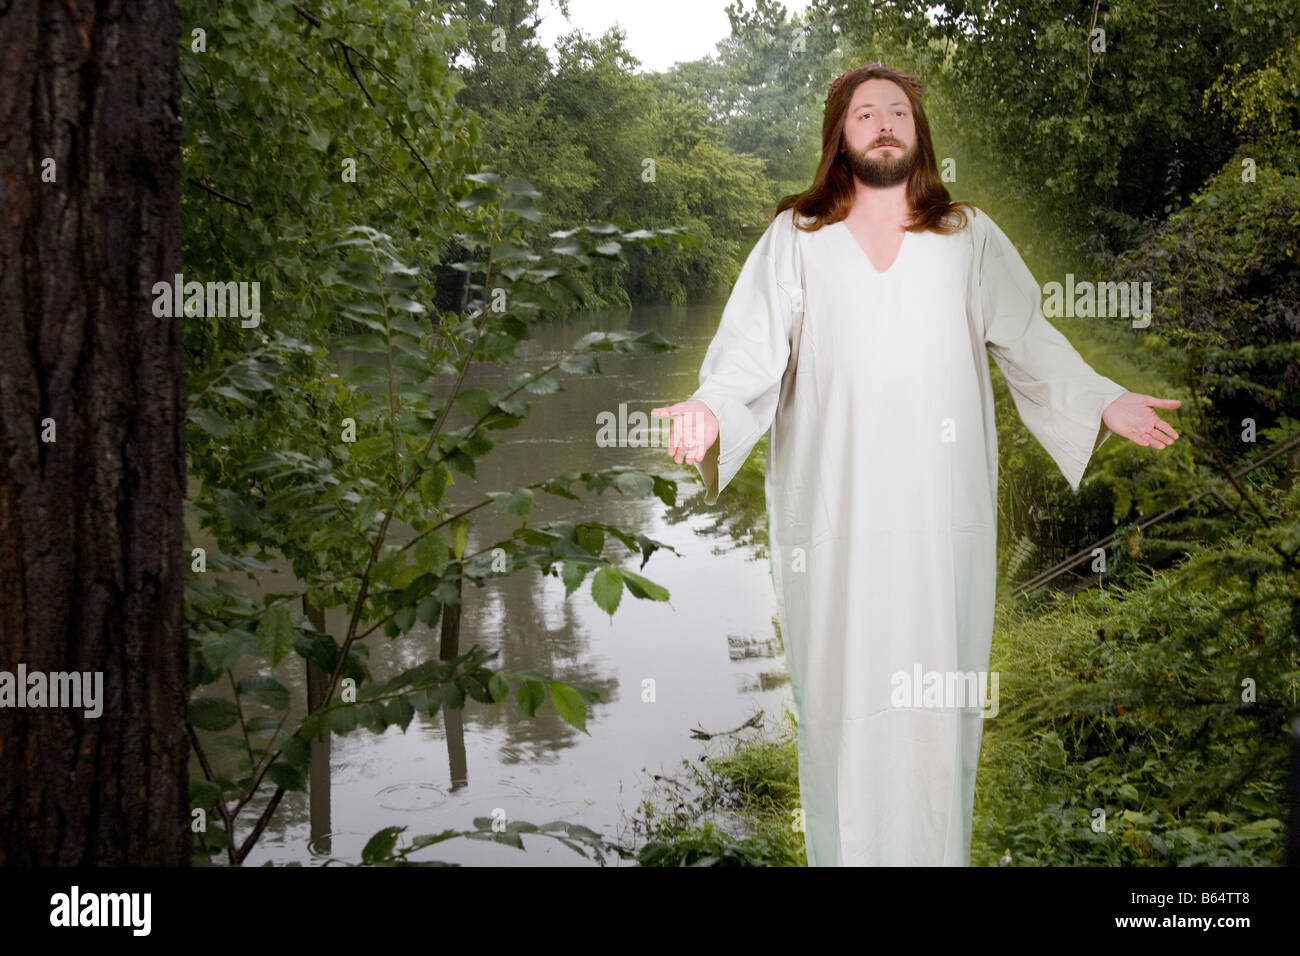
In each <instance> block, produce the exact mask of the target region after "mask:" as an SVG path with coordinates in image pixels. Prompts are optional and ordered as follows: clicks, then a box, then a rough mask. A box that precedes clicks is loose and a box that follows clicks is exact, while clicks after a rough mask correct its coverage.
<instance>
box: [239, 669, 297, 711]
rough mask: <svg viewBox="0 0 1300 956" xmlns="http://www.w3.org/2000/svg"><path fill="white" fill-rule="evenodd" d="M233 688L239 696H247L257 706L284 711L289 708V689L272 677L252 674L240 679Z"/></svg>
mask: <svg viewBox="0 0 1300 956" xmlns="http://www.w3.org/2000/svg"><path fill="white" fill-rule="evenodd" d="M235 687H236V688H237V689H238V690H239V692H240V693H241V694H247V695H248V696H249V697H251V698H253V700H255V701H257V702H258V703H259V704H265V705H266V706H267V707H270V708H272V709H274V710H284V709H285V708H287V707H288V706H289V688H287V687H285V686H284V685H283V684H281V683H280V682H279V681H278V680H276V679H275V678H274V677H264V676H262V675H261V674H252V675H250V676H248V677H241V678H240V679H239V683H237V684H236V685H235Z"/></svg>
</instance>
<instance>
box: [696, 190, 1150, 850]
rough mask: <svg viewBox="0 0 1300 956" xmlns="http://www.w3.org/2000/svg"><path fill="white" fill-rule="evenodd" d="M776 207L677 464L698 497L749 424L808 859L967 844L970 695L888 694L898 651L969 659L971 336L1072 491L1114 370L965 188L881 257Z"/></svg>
mask: <svg viewBox="0 0 1300 956" xmlns="http://www.w3.org/2000/svg"><path fill="white" fill-rule="evenodd" d="M968 215H969V213H968ZM792 217H793V213H792V212H791V211H789V210H787V211H786V212H783V213H781V214H780V215H778V216H777V217H776V218H775V219H774V220H773V222H772V224H771V225H770V226H769V227H768V229H767V231H766V232H765V233H764V234H763V236H762V237H761V238H760V239H759V241H758V243H757V245H755V246H754V248H753V250H752V251H751V253H750V255H749V257H748V259H747V260H746V262H745V265H744V268H743V269H742V271H741V274H740V278H739V279H738V280H737V282H736V285H735V287H734V289H733V290H732V293H731V296H730V299H729V300H728V302H727V304H726V307H725V308H724V310H723V313H722V318H721V320H720V323H719V327H718V331H717V334H716V335H715V337H714V338H713V340H712V342H711V343H710V345H709V348H708V351H707V353H706V355H705V358H704V363H703V365H702V367H701V369H700V388H699V390H698V391H696V392H695V394H694V395H693V396H691V397H692V398H695V399H699V400H700V401H703V402H704V403H705V404H707V405H708V406H709V408H710V409H711V410H712V411H713V412H714V414H715V415H716V416H717V418H718V423H719V426H720V436H719V440H718V441H716V442H714V444H713V446H712V447H711V448H710V449H709V451H708V453H707V454H706V456H705V458H704V459H703V461H701V462H700V463H699V464H698V465H697V466H696V467H697V468H698V469H699V472H700V476H701V478H702V479H703V481H704V483H705V486H706V489H707V491H706V497H705V502H706V503H707V504H714V503H716V501H717V499H718V493H719V492H720V491H721V490H722V489H723V488H725V487H726V486H727V484H728V482H730V481H731V479H732V478H733V477H734V476H735V474H736V472H737V471H738V470H739V468H740V466H741V464H742V463H743V462H744V461H745V459H746V457H748V455H749V452H750V450H751V449H752V448H753V447H754V445H755V443H756V442H757V441H758V439H759V438H761V437H762V436H763V434H764V433H765V432H767V431H768V429H769V428H770V429H771V439H770V446H769V463H768V469H767V478H766V493H767V507H768V518H769V523H768V529H769V540H770V552H771V562H772V578H773V584H774V586H775V588H776V596H777V601H778V606H779V611H780V614H779V620H780V624H781V633H782V636H783V638H784V643H785V652H786V661H787V664H788V666H789V671H790V678H791V691H792V695H793V698H794V703H795V707H796V715H797V717H798V721H799V738H798V739H799V789H800V794H801V804H802V808H803V811H804V813H803V820H804V833H805V845H806V849H807V857H808V865H809V866H845V865H886V866H888V865H926V866H939V865H943V866H966V865H969V863H970V843H971V814H972V807H973V804H974V797H975V771H976V765H977V762H978V759H979V749H980V739H981V731H982V729H983V724H982V722H983V719H984V718H983V716H982V715H983V710H982V709H981V701H982V698H976V697H968V698H966V700H965V703H966V704H967V706H964V707H961V706H958V704H960V703H962V700H961V698H957V697H952V696H949V697H947V698H944V699H939V700H936V699H929V700H924V699H920V698H919V693H920V688H918V689H917V694H918V698H912V699H907V698H899V697H897V696H895V695H896V694H897V693H898V690H899V688H901V687H904V686H906V685H905V684H904V683H903V682H902V681H901V680H900V678H899V676H898V675H900V674H904V675H907V677H908V678H909V679H910V678H912V677H914V675H916V674H917V673H918V672H919V673H921V674H926V673H927V672H936V674H937V675H938V676H939V679H941V680H943V681H944V683H949V682H951V681H952V680H953V679H954V678H955V677H956V676H957V675H962V676H963V677H966V676H970V677H973V676H974V675H977V674H981V673H984V672H987V671H988V668H989V646H990V642H991V639H992V633H993V608H994V598H995V574H996V552H995V537H996V531H997V463H998V453H997V434H996V431H995V428H994V420H993V390H992V383H991V379H990V373H989V364H988V358H987V352H986V351H985V350H986V347H987V349H989V350H991V351H992V353H993V356H994V359H995V360H996V361H997V362H998V364H999V367H1000V368H1001V369H1002V371H1003V373H1004V374H1005V376H1006V379H1007V382H1008V383H1009V385H1010V387H1011V390H1012V394H1013V396H1014V398H1015V403H1016V409H1017V411H1018V412H1019V414H1020V417H1021V418H1022V419H1023V420H1024V422H1025V424H1026V425H1027V426H1028V428H1029V430H1030V431H1031V432H1032V434H1033V435H1034V437H1035V438H1036V439H1037V440H1038V441H1039V442H1040V443H1041V444H1042V445H1043V447H1044V448H1045V449H1046V450H1047V451H1048V453H1049V454H1050V455H1051V456H1052V458H1053V460H1054V461H1055V462H1056V464H1057V465H1058V466H1059V468H1060V469H1061V471H1062V473H1063V474H1064V475H1065V478H1066V480H1067V481H1068V482H1069V484H1070V487H1071V488H1074V489H1076V490H1077V489H1078V486H1079V481H1080V479H1081V478H1082V476H1083V471H1084V468H1085V467H1086V466H1087V463H1088V460H1089V458H1090V457H1091V456H1092V453H1093V452H1094V451H1096V449H1097V448H1098V447H1100V445H1101V443H1102V442H1103V441H1104V440H1105V439H1106V438H1107V437H1108V436H1109V434H1110V430H1109V429H1107V428H1106V427H1105V426H1104V424H1102V422H1101V414H1102V411H1103V410H1104V409H1105V407H1106V406H1107V405H1108V404H1110V402H1111V401H1113V400H1114V399H1116V398H1118V397H1119V396H1120V395H1122V394H1123V393H1124V392H1125V389H1124V388H1123V387H1122V386H1120V385H1117V384H1116V383H1115V382H1113V381H1111V380H1110V379H1108V378H1104V377H1102V376H1101V375H1098V374H1097V373H1096V372H1094V371H1093V370H1092V369H1091V368H1090V367H1089V366H1088V365H1087V364H1086V363H1085V362H1084V361H1083V359H1082V358H1081V357H1080V356H1079V354H1078V352H1076V351H1075V349H1074V348H1073V347H1072V346H1071V345H1070V343H1069V342H1068V340H1066V338H1065V337H1064V336H1063V335H1062V334H1061V333H1060V332H1059V331H1058V330H1057V329H1056V328H1055V327H1053V326H1052V325H1051V324H1049V323H1048V322H1047V320H1046V319H1045V318H1043V315H1042V310H1041V305H1040V303H1041V293H1040V290H1039V286H1038V283H1037V282H1036V281H1035V280H1034V277H1033V275H1032V274H1031V273H1030V271H1029V269H1028V268H1027V267H1026V266H1025V264H1024V261H1023V260H1022V259H1021V257H1020V255H1019V253H1018V252H1017V251H1016V249H1015V247H1014V246H1013V245H1012V244H1011V242H1010V241H1009V240H1008V239H1007V237H1006V235H1005V234H1004V233H1003V232H1002V230H1001V229H1000V228H998V226H997V225H996V224H995V223H994V222H993V221H992V220H991V219H990V218H989V217H988V216H987V215H986V214H985V213H984V212H983V211H980V212H979V213H978V215H975V216H973V217H970V218H971V222H970V223H969V224H968V227H967V228H966V229H964V230H962V231H960V232H958V233H955V234H952V235H946V236H945V235H940V234H938V233H931V232H924V233H910V232H909V233H906V234H905V236H904V239H903V244H902V247H901V249H900V250H899V253H898V256H897V258H896V259H895V261H894V263H893V264H892V265H891V266H890V267H889V268H888V269H886V270H885V271H884V272H883V273H882V272H877V271H876V269H875V267H874V266H873V265H872V264H871V261H870V259H868V257H867V255H866V253H865V252H864V251H863V249H862V247H861V246H859V245H858V243H857V241H856V240H855V239H854V237H853V235H852V233H850V232H849V231H848V227H847V226H845V224H844V223H843V222H838V223H835V224H833V225H831V226H827V227H824V228H822V229H820V230H817V231H815V232H803V231H799V230H795V229H794V227H793V218H792ZM933 679H934V678H931V680H933ZM968 686H969V685H968ZM982 690H983V688H981V691H982ZM903 704H906V705H907V706H902V705H903ZM927 704H928V705H929V706H926V705H927ZM916 705H920V706H916ZM936 705H938V706H936Z"/></svg>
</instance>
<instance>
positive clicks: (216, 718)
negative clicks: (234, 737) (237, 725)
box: [185, 697, 239, 730]
mask: <svg viewBox="0 0 1300 956" xmlns="http://www.w3.org/2000/svg"><path fill="white" fill-rule="evenodd" d="M185 719H186V720H188V721H189V722H190V723H191V724H192V725H193V726H195V727H197V728H198V729H199V730H225V729H226V728H227V727H229V726H230V725H232V724H233V723H234V722H235V721H236V720H238V719H239V711H238V710H237V709H236V708H235V705H234V704H233V703H231V702H230V701H228V700H223V699H221V698H219V697H195V698H193V699H192V700H191V701H190V705H189V707H188V708H187V709H186V717H185Z"/></svg>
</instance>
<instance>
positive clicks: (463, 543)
mask: <svg viewBox="0 0 1300 956" xmlns="http://www.w3.org/2000/svg"><path fill="white" fill-rule="evenodd" d="M469 527H470V523H469V519H468V518H457V519H456V520H455V521H453V522H452V523H451V525H450V526H449V530H450V532H451V552H452V554H454V555H455V556H456V560H457V561H459V560H460V559H461V558H463V557H464V556H465V548H466V547H467V546H468V545H469Z"/></svg>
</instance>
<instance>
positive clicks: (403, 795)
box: [375, 783, 447, 811]
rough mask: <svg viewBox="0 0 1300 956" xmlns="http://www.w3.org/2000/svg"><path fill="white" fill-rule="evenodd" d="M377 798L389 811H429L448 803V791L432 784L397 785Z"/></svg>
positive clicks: (382, 791) (380, 793) (387, 788)
mask: <svg viewBox="0 0 1300 956" xmlns="http://www.w3.org/2000/svg"><path fill="white" fill-rule="evenodd" d="M375 796H376V797H377V798H378V800H379V805H380V806H381V807H384V808H386V809H388V810H412V811H418V810H429V809H432V808H433V807H440V806H442V805H443V804H444V803H446V802H447V791H445V790H444V789H443V788H442V787H439V786H437V785H436V784H432V783H395V784H393V785H392V786H391V787H384V789H382V790H380V791H379V792H378V793H377V794H375Z"/></svg>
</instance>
